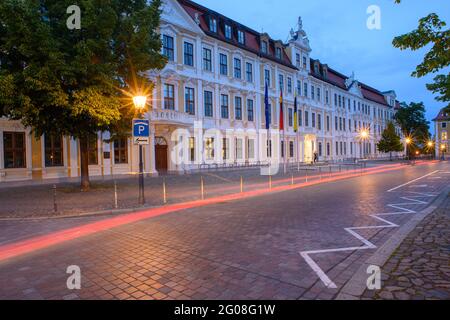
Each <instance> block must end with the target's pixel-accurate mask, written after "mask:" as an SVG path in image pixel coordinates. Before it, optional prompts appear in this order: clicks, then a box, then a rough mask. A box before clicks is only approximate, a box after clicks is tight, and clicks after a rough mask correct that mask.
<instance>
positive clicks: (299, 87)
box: [297, 80, 302, 96]
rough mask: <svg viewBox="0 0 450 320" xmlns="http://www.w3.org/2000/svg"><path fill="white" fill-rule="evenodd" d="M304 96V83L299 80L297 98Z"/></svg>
mask: <svg viewBox="0 0 450 320" xmlns="http://www.w3.org/2000/svg"><path fill="white" fill-rule="evenodd" d="M301 94H302V82H301V81H300V80H297V96H301Z"/></svg>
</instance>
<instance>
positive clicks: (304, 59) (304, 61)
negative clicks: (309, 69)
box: [303, 56, 306, 69]
mask: <svg viewBox="0 0 450 320" xmlns="http://www.w3.org/2000/svg"><path fill="white" fill-rule="evenodd" d="M303 69H306V57H305V56H304V57H303Z"/></svg>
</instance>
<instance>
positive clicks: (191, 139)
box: [189, 137, 195, 162]
mask: <svg viewBox="0 0 450 320" xmlns="http://www.w3.org/2000/svg"><path fill="white" fill-rule="evenodd" d="M189 160H190V161H191V162H194V161H195V137H189Z"/></svg>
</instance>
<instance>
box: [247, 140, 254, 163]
mask: <svg viewBox="0 0 450 320" xmlns="http://www.w3.org/2000/svg"><path fill="white" fill-rule="evenodd" d="M247 150H248V158H249V159H254V158H255V139H248V141H247Z"/></svg>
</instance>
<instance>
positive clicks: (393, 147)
mask: <svg viewBox="0 0 450 320" xmlns="http://www.w3.org/2000/svg"><path fill="white" fill-rule="evenodd" d="M377 147H378V150H380V151H381V152H384V153H388V152H389V153H392V152H400V151H403V144H402V142H401V141H400V137H399V136H398V135H397V133H396V132H395V126H394V124H393V123H392V122H389V123H388V125H387V127H386V129H385V130H384V131H383V133H382V135H381V139H380V141H379V142H378V144H377Z"/></svg>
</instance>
